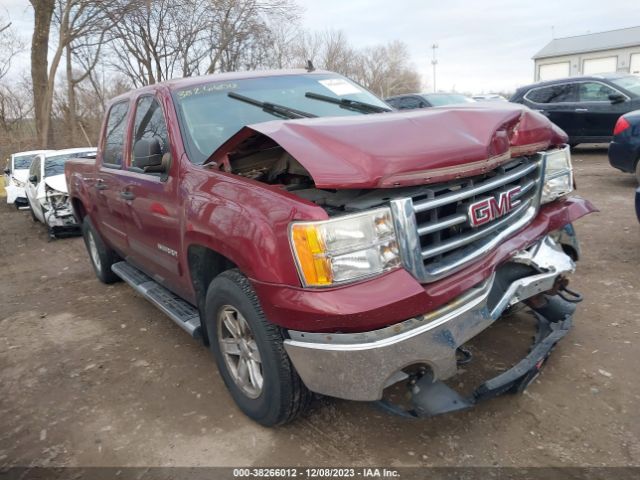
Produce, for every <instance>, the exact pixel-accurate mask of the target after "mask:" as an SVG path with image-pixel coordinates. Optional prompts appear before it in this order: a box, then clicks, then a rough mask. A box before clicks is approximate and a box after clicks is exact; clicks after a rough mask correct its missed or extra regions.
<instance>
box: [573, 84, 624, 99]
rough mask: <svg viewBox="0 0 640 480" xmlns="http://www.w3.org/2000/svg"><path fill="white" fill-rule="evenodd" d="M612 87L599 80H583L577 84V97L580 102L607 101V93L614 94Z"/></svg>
mask: <svg viewBox="0 0 640 480" xmlns="http://www.w3.org/2000/svg"><path fill="white" fill-rule="evenodd" d="M616 93H618V92H616V91H615V90H614V89H613V88H611V87H609V86H607V85H605V84H604V83H600V82H584V83H580V84H579V85H578V98H579V99H580V101H581V102H608V101H610V100H609V95H612V94H616Z"/></svg>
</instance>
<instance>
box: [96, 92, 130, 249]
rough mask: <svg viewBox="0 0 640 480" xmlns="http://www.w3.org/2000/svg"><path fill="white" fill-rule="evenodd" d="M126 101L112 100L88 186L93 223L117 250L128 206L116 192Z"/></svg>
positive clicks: (124, 239) (123, 236)
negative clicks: (91, 192) (95, 216)
mask: <svg viewBox="0 0 640 480" xmlns="http://www.w3.org/2000/svg"><path fill="white" fill-rule="evenodd" d="M128 112H129V101H128V100H127V101H123V102H119V103H115V104H113V105H112V106H111V108H110V109H109V113H108V117H107V125H106V129H105V132H104V136H103V138H104V140H103V145H102V146H101V147H102V148H99V149H98V154H97V156H96V167H97V168H96V179H95V182H94V184H93V185H92V186H91V187H90V188H92V189H94V190H95V192H94V195H95V196H94V198H96V207H97V209H98V222H99V224H98V225H96V227H97V228H98V229H99V231H100V233H101V235H103V236H104V237H105V239H106V240H107V242H108V243H109V244H110V245H111V246H112V247H113V248H114V249H115V250H117V251H118V252H120V253H123V252H126V250H127V232H126V228H125V217H126V216H127V213H128V206H127V204H126V203H125V201H124V200H123V199H122V197H121V196H120V192H121V190H122V178H121V173H122V169H123V164H124V163H123V160H124V155H125V141H126V138H127V131H128V129H127V121H128Z"/></svg>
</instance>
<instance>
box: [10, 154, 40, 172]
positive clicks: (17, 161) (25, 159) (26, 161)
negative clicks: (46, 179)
mask: <svg viewBox="0 0 640 480" xmlns="http://www.w3.org/2000/svg"><path fill="white" fill-rule="evenodd" d="M34 158H35V155H18V156H15V157H13V168H14V169H15V170H21V169H27V168H29V167H30V166H31V162H32V161H33V159H34Z"/></svg>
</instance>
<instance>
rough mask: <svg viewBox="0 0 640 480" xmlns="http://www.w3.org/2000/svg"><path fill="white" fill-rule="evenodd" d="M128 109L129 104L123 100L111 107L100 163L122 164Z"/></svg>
mask: <svg viewBox="0 0 640 480" xmlns="http://www.w3.org/2000/svg"><path fill="white" fill-rule="evenodd" d="M128 110H129V105H128V104H127V103H125V102H123V103H116V104H115V105H114V106H112V107H111V110H110V111H109V119H108V120H107V131H106V136H105V142H104V155H103V157H102V163H108V164H111V165H118V166H120V165H122V155H123V148H124V136H125V129H126V119H127V111H128Z"/></svg>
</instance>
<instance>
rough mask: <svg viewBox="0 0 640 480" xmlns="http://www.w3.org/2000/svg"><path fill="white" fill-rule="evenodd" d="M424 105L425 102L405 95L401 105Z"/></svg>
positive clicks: (408, 107) (416, 106) (405, 107)
mask: <svg viewBox="0 0 640 480" xmlns="http://www.w3.org/2000/svg"><path fill="white" fill-rule="evenodd" d="M423 105H424V102H422V101H420V100H418V99H417V98H415V97H404V98H403V99H401V100H400V107H399V108H402V109H407V110H409V109H412V108H421V107H422V106H423Z"/></svg>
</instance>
